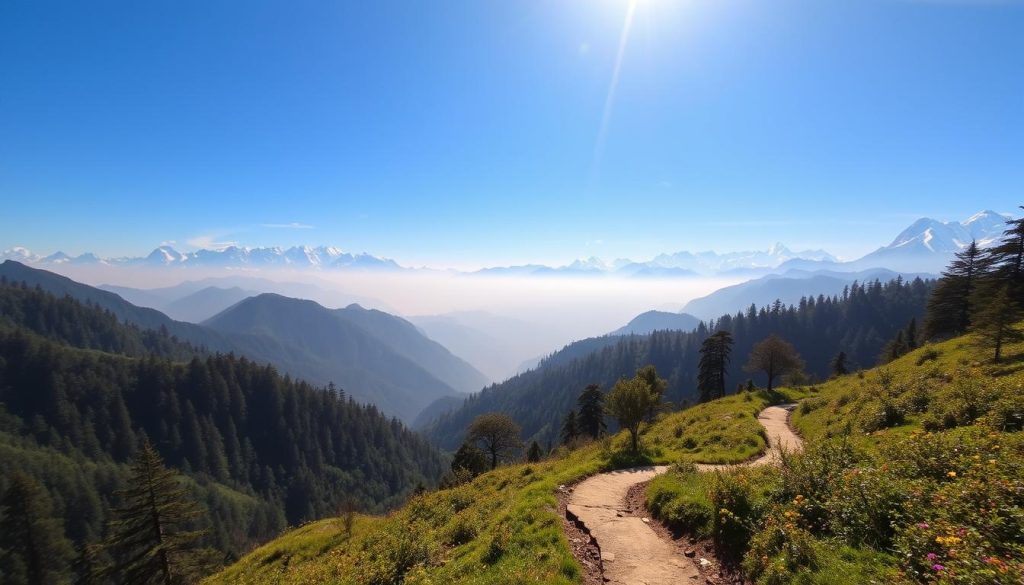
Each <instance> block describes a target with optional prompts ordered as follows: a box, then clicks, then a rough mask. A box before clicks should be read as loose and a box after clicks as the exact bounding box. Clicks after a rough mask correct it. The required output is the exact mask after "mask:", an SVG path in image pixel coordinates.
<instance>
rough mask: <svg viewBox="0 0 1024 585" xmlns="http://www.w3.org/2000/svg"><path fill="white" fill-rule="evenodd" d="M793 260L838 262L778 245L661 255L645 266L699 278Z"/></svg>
mask: <svg viewBox="0 0 1024 585" xmlns="http://www.w3.org/2000/svg"><path fill="white" fill-rule="evenodd" d="M794 259H801V260H814V261H824V262H836V261H837V259H836V257H835V256H833V255H832V254H829V253H828V252H826V251H824V250H804V251H802V252H793V251H791V250H790V249H789V248H787V247H786V246H784V245H783V244H782V243H781V242H778V243H776V244H775V245H774V246H772V247H771V248H769V249H768V250H754V251H747V252H727V253H723V254H719V253H717V252H711V251H708V252H697V253H692V252H676V253H675V254H660V255H658V256H655V257H654V259H653V260H651V261H650V262H647V263H646V264H647V265H648V266H654V267H659V268H682V269H685V270H691V271H693V272H696V273H698V274H716V273H722V272H729V271H733V270H749V269H758V268H776V267H778V266H779V265H781V264H782V263H783V262H786V261H787V260H794Z"/></svg>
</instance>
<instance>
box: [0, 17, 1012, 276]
mask: <svg viewBox="0 0 1024 585" xmlns="http://www.w3.org/2000/svg"><path fill="white" fill-rule="evenodd" d="M629 9H630V2H629V1H628V0H560V1H550V0H543V1H542V0H515V1H514V2H513V1H509V2H490V1H480V0H467V1H458V0H456V1H450V2H424V1H419V2H390V1H387V0H376V1H374V2H334V1H331V2H302V1H299V2H275V3H268V2H259V1H247V2H209V1H208V0H203V1H197V2H190V1H183V2H115V1H100V2H48V1H45V0H33V1H29V2H22V1H18V0H12V1H8V2H4V3H2V4H0V198H2V204H0V209H2V214H0V248H6V247H10V246H13V245H23V246H27V247H29V248H31V249H33V250H37V251H40V252H50V251H53V250H56V249H62V250H64V251H66V252H70V253H80V252H84V251H95V252H97V253H100V254H101V255H120V254H144V253H146V252H147V251H148V250H150V249H152V248H153V247H155V246H157V245H159V244H160V243H161V242H164V241H174V242H175V243H176V244H175V245H176V246H177V247H179V248H182V249H187V248H190V246H191V245H196V244H202V243H209V242H229V241H231V242H239V243H240V244H243V245H250V246H256V245H292V244H303V243H308V244H331V245H337V246H340V247H342V248H345V249H350V250H355V251H363V250H365V251H369V252H371V253H374V254H378V255H384V256H389V257H393V258H397V259H399V260H400V261H403V262H404V263H408V264H436V265H454V266H466V265H480V264H501V263H512V262H524V261H544V262H562V261H568V260H571V259H573V258H575V257H581V256H589V255H598V256H601V257H605V258H614V257H620V256H630V257H636V258H643V257H647V256H652V255H654V254H656V253H658V252H662V251H675V250H682V249H690V250H693V249H718V250H735V249H745V248H766V247H767V246H769V245H770V244H771V243H773V242H774V241H776V240H779V241H782V242H784V243H786V244H787V245H789V246H790V247H792V248H803V247H814V248H819V247H822V248H826V249H828V250H830V251H833V252H835V253H838V254H842V255H846V256H855V255H859V254H861V253H864V252H867V251H869V250H871V249H873V248H875V247H877V246H878V245H881V244H883V243H887V242H888V240H889V239H891V238H892V237H893V236H894V235H895V233H896V232H898V231H899V230H900V229H901V228H902V227H904V226H905V225H907V224H909V223H910V221H912V220H913V219H914V218H916V217H918V216H922V215H927V216H932V217H936V218H939V219H944V220H946V219H964V218H966V217H967V216H969V215H971V214H972V213H974V212H975V211H978V210H980V209H985V208H992V209H995V210H997V211H1012V210H1013V209H1015V208H1016V206H1017V205H1018V204H1020V203H1022V202H1024V34H1021V31H1022V30H1024V3H1020V2H998V1H981V0H975V1H969V0H963V1H959V2H958V1H955V0H949V1H938V0H935V1H926V0H918V1H909V0H903V1H897V0H890V1H877V0H858V1H857V2H848V1H846V0H843V1H826V0H808V1H794V0H777V1H773V2H764V1H763V0H713V1H712V0H640V1H639V2H637V3H636V5H635V13H634V15H633V16H634V17H633V21H632V26H631V27H630V31H629V36H628V39H627V42H626V43H625V44H624V51H623V53H622V59H621V68H620V73H619V76H618V84H617V88H616V90H615V92H614V99H612V100H609V99H608V95H609V89H610V85H611V81H612V78H613V70H614V68H615V64H616V60H617V54H618V48H619V46H620V40H621V36H622V33H623V28H624V26H623V25H624V22H625V20H626V15H627V12H628V11H629ZM605 118H606V119H607V125H606V127H605V130H604V132H602V131H601V127H602V120H603V119H605ZM600 136H603V143H602V144H601V145H599V144H598V141H599V137H600ZM293 224H294V225H293ZM189 242H191V244H190V243H189Z"/></svg>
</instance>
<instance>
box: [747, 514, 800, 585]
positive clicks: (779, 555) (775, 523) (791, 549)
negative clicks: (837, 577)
mask: <svg viewBox="0 0 1024 585" xmlns="http://www.w3.org/2000/svg"><path fill="white" fill-rule="evenodd" d="M798 518H799V512H797V511H794V510H792V509H789V510H783V509H782V508H778V509H776V510H775V511H774V513H773V514H771V515H769V516H768V518H766V519H765V522H764V526H763V527H762V528H761V529H760V530H759V531H758V532H757V533H756V534H755V535H754V536H753V537H752V538H751V540H750V551H749V552H747V554H746V555H745V557H744V559H743V568H744V569H745V570H746V571H747V573H748V574H749V575H750V576H751V577H753V578H754V579H756V580H757V582H758V583H764V584H770V585H783V584H786V583H793V582H794V579H793V577H794V576H795V575H797V574H799V573H800V572H802V571H803V570H806V569H813V568H815V567H816V566H817V554H816V553H815V549H814V537H813V536H812V535H811V533H810V532H808V531H807V530H806V529H804V528H802V527H800V526H799V525H798V522H799V520H798Z"/></svg>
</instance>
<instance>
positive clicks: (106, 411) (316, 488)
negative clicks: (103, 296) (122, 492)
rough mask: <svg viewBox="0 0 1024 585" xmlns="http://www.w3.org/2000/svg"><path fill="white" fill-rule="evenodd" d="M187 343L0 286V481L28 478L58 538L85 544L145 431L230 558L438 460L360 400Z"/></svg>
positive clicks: (416, 476)
mask: <svg viewBox="0 0 1024 585" xmlns="http://www.w3.org/2000/svg"><path fill="white" fill-rule="evenodd" d="M188 350H189V346H187V345H183V344H181V343H180V342H177V341H175V340H174V339H172V338H171V337H170V336H168V335H167V334H166V333H161V332H154V331H149V330H145V331H142V330H139V329H138V328H135V327H132V326H126V325H124V324H122V323H120V322H118V321H117V319H116V318H115V317H114V316H113V315H112V314H110V313H108V312H105V311H103V310H101V309H98V308H96V307H90V306H86V305H84V304H82V303H79V302H78V301H75V300H73V299H70V298H66V297H65V298H56V297H53V296H51V295H49V294H47V293H45V292H42V291H39V290H35V289H26V288H22V287H20V286H18V287H12V286H7V285H5V286H0V477H2V478H4V479H3V480H0V484H3V485H0V489H6V478H8V477H10V476H11V474H13V473H15V472H22V473H25V474H27V475H29V476H31V477H34V478H36V479H37V480H38V481H39V482H40V483H41V484H42V485H43V486H44V487H45V488H46V490H47V491H48V492H49V495H50V496H51V498H50V499H52V501H53V502H54V511H53V514H54V517H55V518H57V519H58V520H60V522H59V524H58V525H59V526H61V527H62V530H61V531H60V533H59V534H60V535H61V538H64V536H65V535H66V538H67V539H69V540H71V541H72V542H73V543H74V544H75V545H76V546H81V545H84V544H88V543H94V542H96V541H98V540H99V539H100V538H102V536H103V534H104V522H105V520H106V519H107V517H108V513H109V507H110V505H111V504H112V502H114V501H115V500H116V498H115V496H114V495H113V494H114V491H115V490H117V489H120V488H121V487H122V486H123V485H124V481H125V479H126V478H127V476H128V471H129V469H128V462H129V460H130V458H131V457H132V455H133V453H134V452H135V450H136V449H137V447H138V446H139V445H140V444H141V442H142V441H143V440H144V439H149V440H150V441H152V442H153V444H154V445H155V446H156V447H157V448H158V449H159V451H160V453H161V454H162V456H163V458H164V459H165V461H166V462H167V464H168V465H169V466H171V467H173V468H175V469H177V470H178V471H179V472H180V473H181V474H182V476H183V477H182V479H183V485H184V486H185V487H186V488H187V489H188V490H189V492H190V493H191V494H192V496H193V497H195V498H196V499H197V500H198V501H199V502H201V503H202V507H203V510H204V515H203V517H202V519H201V521H200V523H199V524H198V525H197V526H196V527H197V528H201V527H208V528H210V533H209V534H208V535H207V536H206V537H204V540H203V544H204V545H208V546H213V547H215V548H216V549H218V550H219V551H220V553H222V555H223V556H225V557H228V558H230V557H233V556H235V555H238V554H239V553H241V552H242V551H245V550H247V549H249V548H250V547H251V546H253V545H254V544H256V543H258V542H260V541H261V540H264V539H266V538H269V537H271V536H273V535H274V534H276V533H277V532H278V531H279V530H280V529H282V528H283V527H284V526H286V525H288V524H296V523H299V522H302V521H305V520H309V519H312V518H315V517H320V516H323V515H325V514H328V513H332V512H333V511H335V510H337V507H338V505H339V503H340V502H341V501H342V499H343V498H348V497H351V498H355V499H356V500H358V501H359V502H360V503H359V505H360V507H361V508H364V509H368V510H378V511H382V510H384V509H387V508H388V507H391V506H394V505H395V504H397V503H399V502H400V501H402V500H403V499H404V497H405V495H406V494H408V493H409V492H410V491H411V490H412V489H413V488H414V486H415V485H416V484H417V483H419V482H423V483H424V484H430V483H432V482H434V481H435V480H436V479H437V477H438V475H439V474H440V471H441V469H442V467H443V465H444V463H443V459H442V457H441V455H440V454H439V453H438V452H437V450H436V449H434V448H433V447H431V446H430V445H428V444H427V443H426V442H425V441H424V440H423V439H422V438H421V437H419V436H418V435H415V434H413V433H411V432H410V431H409V430H408V429H407V428H405V427H404V426H403V425H402V424H401V423H399V422H397V421H396V420H394V419H392V418H389V417H386V416H384V415H382V414H381V413H380V411H379V410H378V409H376V408H375V407H372V406H364V405H362V404H358V403H356V402H354V401H353V400H352V399H351V398H347V399H346V398H345V397H343V396H339V395H338V394H335V393H332V392H328V391H325V390H324V389H322V388H317V387H313V386H310V385H309V384H306V383H305V382H298V381H294V380H290V379H286V378H284V377H282V376H280V375H278V374H277V373H276V372H275V371H274V370H273V369H272V368H270V367H266V366H261V365H258V364H255V363H253V362H252V361H249V360H246V359H244V358H236V357H234V356H224V355H216V356H206V357H203V356H198V357H191V358H189V357H188V356H187V355H186V354H187V353H188ZM132 356H141V357H132ZM157 356H168V357H169V358H172V359H168V357H157ZM182 358H184V359H185V360H186V361H175V360H181V359H182ZM300 448H301V451H300ZM6 560H7V559H5V561H6ZM51 562H53V563H58V564H59V563H61V561H60V560H59V559H52V560H51ZM5 566H6V565H5ZM57 568H58V569H59V568H60V567H57Z"/></svg>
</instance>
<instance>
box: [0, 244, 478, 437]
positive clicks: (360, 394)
mask: <svg viewBox="0 0 1024 585" xmlns="http://www.w3.org/2000/svg"><path fill="white" fill-rule="evenodd" d="M0 277H4V278H6V279H7V280H9V281H13V282H26V283H28V284H29V285H30V286H37V285H38V286H39V287H41V288H42V289H43V290H45V291H47V292H50V293H52V294H55V295H59V296H64V295H69V296H71V297H73V298H75V299H78V300H80V301H82V302H88V303H91V304H93V305H95V306H98V307H100V308H103V309H106V310H108V311H110V312H111V313H113V314H114V315H115V316H117V317H118V319H120V320H121V321H122V322H124V323H129V324H133V325H136V326H138V327H140V328H143V329H155V330H166V331H167V332H168V333H169V334H171V335H173V336H175V337H176V338H177V339H178V340H181V341H185V342H188V343H190V344H192V345H193V346H195V347H197V348H202V349H205V350H207V351H211V352H221V353H235V354H237V355H242V356H246V357H248V358H250V359H252V360H255V361H257V362H259V363H266V364H271V365H273V366H275V367H276V368H278V369H279V370H280V371H282V372H283V373H288V374H290V375H291V376H293V377H299V378H303V379H306V380H308V381H310V382H313V383H316V384H327V383H330V382H334V383H335V384H336V385H337V386H338V387H339V388H342V389H344V390H345V391H346V392H347V393H348V394H349V395H350V396H352V397H353V398H355V399H356V400H358V401H360V402H369V403H372V404H375V405H377V406H378V407H379V408H380V409H381V410H382V411H384V412H385V413H387V414H389V415H393V416H398V417H399V418H401V419H402V420H405V421H407V422H411V421H412V420H413V419H414V418H415V417H416V415H417V414H419V412H420V411H421V410H423V408H425V407H426V406H428V405H429V404H431V403H432V402H434V401H435V400H437V399H439V398H442V397H445V396H451V397H459V396H463V395H464V393H466V392H471V391H475V390H479V389H481V388H482V387H483V386H484V385H486V384H488V383H489V380H488V378H487V377H486V376H484V375H483V374H481V373H480V372H479V371H477V370H476V369H474V368H473V367H472V366H470V365H469V364H468V363H466V362H465V361H463V360H461V359H459V358H457V357H455V356H454V355H452V354H451V353H450V352H449V351H448V350H447V349H445V348H444V347H443V346H441V345H440V344H438V343H436V342H434V341H432V340H430V339H428V338H426V337H425V336H424V335H423V334H421V333H420V332H419V330H417V329H416V327H415V326H414V325H412V324H411V323H409V322H408V321H405V320H404V319H401V318H399V317H396V316H394V315H390V314H388V313H384V312H381V311H374V310H368V309H363V308H362V307H360V306H358V305H352V306H349V307H347V308H345V309H336V310H332V309H328V308H325V307H323V306H321V305H319V304H317V303H315V302H313V301H308V300H300V299H293V298H288V297H284V296H280V295H276V294H260V295H258V296H254V297H249V298H246V299H244V300H241V301H239V302H237V303H235V304H233V305H232V306H231V307H230V308H228V309H227V310H225V311H223V312H221V313H220V314H218V315H215V316H213V317H212V318H211V319H209V320H207V321H206V322H204V323H203V324H202V325H196V324H193V323H186V322H182V321H177V320H174V319H171V318H170V317H168V316H167V315H165V314H163V313H161V312H159V311H157V310H155V309H150V308H144V307H138V306H135V305H133V304H132V303H129V302H128V301H126V300H124V299H123V298H121V297H120V296H118V295H117V294H115V293H113V292H110V291H106V290H101V289H98V288H94V287H91V286H88V285H85V284H81V283H79V282H75V281H73V280H71V279H69V278H66V277H64V276H61V275H59V274H55V273H53V272H49V271H45V270H39V269H36V268H32V267H29V266H25V265H24V264H21V263H18V262H14V261H5V262H3V263H0ZM204 290H206V289H200V290H199V291H196V294H199V293H202V291H204ZM150 294H157V295H159V293H150Z"/></svg>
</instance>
